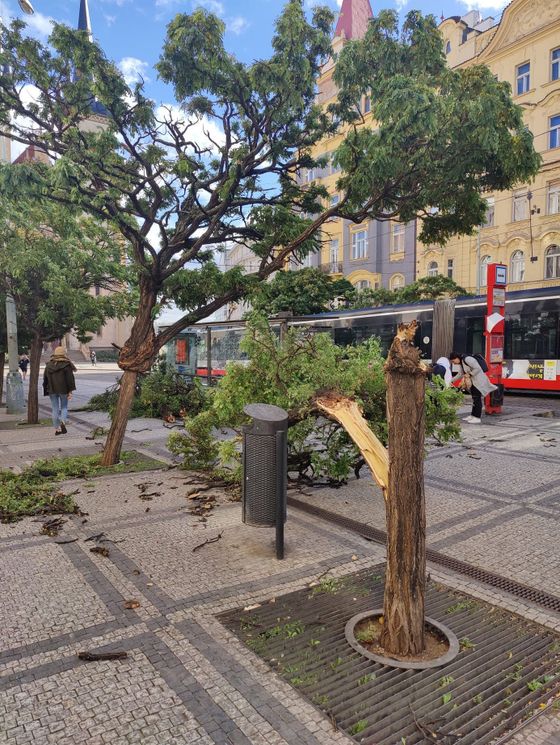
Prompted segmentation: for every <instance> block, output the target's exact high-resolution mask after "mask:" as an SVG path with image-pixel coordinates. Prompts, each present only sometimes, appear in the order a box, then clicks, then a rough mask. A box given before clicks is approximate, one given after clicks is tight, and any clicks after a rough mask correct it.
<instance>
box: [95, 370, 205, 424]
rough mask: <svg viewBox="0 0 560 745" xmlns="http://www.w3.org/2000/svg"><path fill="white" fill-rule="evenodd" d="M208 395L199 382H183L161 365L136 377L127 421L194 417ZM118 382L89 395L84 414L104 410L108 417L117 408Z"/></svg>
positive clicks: (177, 374)
mask: <svg viewBox="0 0 560 745" xmlns="http://www.w3.org/2000/svg"><path fill="white" fill-rule="evenodd" d="M207 395H208V394H207V392H206V390H205V388H204V386H203V385H202V383H201V382H200V380H198V379H195V380H193V381H192V382H191V381H188V380H186V379H185V378H184V377H183V376H182V375H180V374H179V373H177V372H175V371H174V370H167V369H166V366H165V365H164V364H160V366H159V367H156V368H154V369H153V370H152V371H151V372H149V373H148V374H147V375H144V376H141V377H139V378H138V382H137V387H136V395H135V396H134V400H133V402H132V408H131V412H130V418H131V419H133V418H135V417H155V418H159V417H167V416H170V415H171V416H175V417H182V416H184V414H188V415H190V416H196V414H198V413H199V412H201V411H202V410H203V409H204V408H205V406H206V398H207ZM118 396H119V383H118V382H117V383H116V384H115V385H112V386H111V387H110V388H107V390H106V391H104V392H103V393H98V394H96V395H95V396H92V397H91V399H90V400H89V403H88V404H87V405H86V406H85V407H84V409H85V410H86V411H107V412H109V415H110V416H111V418H112V417H113V412H114V411H115V408H116V406H117V399H118Z"/></svg>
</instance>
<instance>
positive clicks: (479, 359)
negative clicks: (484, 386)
mask: <svg viewBox="0 0 560 745" xmlns="http://www.w3.org/2000/svg"><path fill="white" fill-rule="evenodd" d="M471 357H474V358H475V360H476V361H477V362H478V364H479V365H480V367H481V368H482V372H485V373H487V372H488V363H487V362H486V360H485V359H484V357H483V356H482V355H481V354H478V353H477V354H471Z"/></svg>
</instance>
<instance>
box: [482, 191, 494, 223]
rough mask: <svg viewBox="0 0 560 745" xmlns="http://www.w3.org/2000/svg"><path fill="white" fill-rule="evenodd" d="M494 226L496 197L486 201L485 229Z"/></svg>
mask: <svg viewBox="0 0 560 745" xmlns="http://www.w3.org/2000/svg"><path fill="white" fill-rule="evenodd" d="M493 225H494V197H488V198H487V200H486V214H485V215H484V222H483V223H482V227H483V228H491V227H492V226H493Z"/></svg>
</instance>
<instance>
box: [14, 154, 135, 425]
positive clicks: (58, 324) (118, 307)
mask: <svg viewBox="0 0 560 745" xmlns="http://www.w3.org/2000/svg"><path fill="white" fill-rule="evenodd" d="M19 167H20V166H17V165H15V166H11V167H10V168H12V169H17V168H19ZM0 222H1V223H2V226H3V232H2V241H1V242H0V295H1V292H6V291H9V292H10V293H11V295H12V296H13V298H14V300H15V302H16V307H17V312H18V323H19V329H20V331H21V332H23V333H24V334H26V335H27V337H29V357H30V373H29V394H28V401H27V420H28V422H29V423H30V424H36V423H37V422H38V416H39V408H38V406H39V402H38V390H37V386H38V377H39V366H40V362H41V352H42V348H43V343H44V342H45V341H51V340H54V339H61V338H62V337H63V336H64V335H65V334H66V333H67V332H68V331H71V330H74V332H75V333H76V335H77V337H78V339H80V340H81V341H87V340H88V339H89V338H91V337H89V336H88V333H92V332H95V331H97V330H98V329H99V328H100V327H101V326H103V324H104V323H105V321H106V319H107V318H111V317H115V316H120V317H123V316H124V315H125V314H126V311H127V310H130V297H131V295H130V293H129V290H128V288H126V291H125V289H124V285H123V283H124V281H125V279H126V277H127V273H126V267H125V265H124V261H123V255H122V246H121V244H120V242H119V241H117V240H116V239H115V235H114V233H113V232H112V231H111V229H110V228H109V227H108V226H107V225H106V224H105V223H100V222H99V220H96V219H95V218H92V217H89V216H87V215H84V214H83V213H82V212H81V211H79V210H78V209H77V208H76V207H70V206H62V205H58V204H56V203H53V202H50V201H48V200H44V201H31V200H29V199H27V200H26V199H17V200H15V199H13V198H11V197H9V196H7V195H6V194H3V195H1V196H0ZM95 287H97V288H99V289H100V290H101V289H107V290H111V293H110V294H109V295H101V294H100V295H99V296H97V295H96V294H95V293H93V294H92V292H91V291H92V290H93V289H94V288H95ZM20 343H21V337H20Z"/></svg>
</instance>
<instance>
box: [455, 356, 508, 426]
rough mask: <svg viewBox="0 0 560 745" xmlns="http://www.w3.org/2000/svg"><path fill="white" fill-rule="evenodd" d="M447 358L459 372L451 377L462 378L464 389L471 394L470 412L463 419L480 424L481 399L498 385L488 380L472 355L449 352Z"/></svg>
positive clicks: (496, 388) (457, 379) (456, 379)
mask: <svg viewBox="0 0 560 745" xmlns="http://www.w3.org/2000/svg"><path fill="white" fill-rule="evenodd" d="M449 359H450V360H451V362H452V363H453V365H458V366H459V372H458V373H457V374H456V375H455V376H454V377H453V382H454V383H455V382H456V381H459V380H462V381H463V387H464V389H465V390H467V391H470V393H471V396H472V410H471V414H470V416H467V417H465V418H464V419H463V421H464V422H468V423H469V424H480V422H481V417H482V399H483V397H484V396H487V395H488V394H489V393H492V391H496V390H498V386H496V385H494V383H491V382H490V380H489V379H488V377H487V375H486V373H485V372H484V370H483V369H482V367H481V366H480V363H479V361H478V360H477V359H476V358H475V357H473V356H472V355H469V354H461V353H460V352H451V354H450V355H449Z"/></svg>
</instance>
